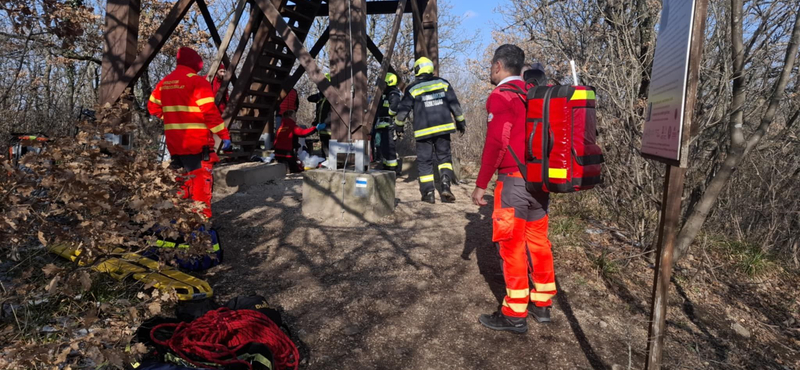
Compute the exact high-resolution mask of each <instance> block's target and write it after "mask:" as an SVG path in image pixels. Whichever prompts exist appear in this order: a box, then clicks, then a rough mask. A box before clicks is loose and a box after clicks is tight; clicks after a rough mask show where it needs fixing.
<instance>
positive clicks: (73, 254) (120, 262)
mask: <svg viewBox="0 0 800 370" xmlns="http://www.w3.org/2000/svg"><path fill="white" fill-rule="evenodd" d="M48 249H49V250H50V252H51V253H54V254H57V255H59V256H61V257H63V258H65V259H68V260H70V261H73V262H77V263H78V265H79V266H89V265H92V264H93V263H94V262H95V259H92V258H80V254H81V250H80V249H78V248H76V247H72V246H69V245H65V244H56V245H53V246H50V247H48ZM109 255H111V257H108V258H106V259H104V260H102V261H100V262H98V263H96V264H94V266H92V269H93V270H95V271H98V272H104V273H107V274H109V275H110V276H111V277H113V278H114V279H116V280H123V279H127V278H133V279H134V280H137V281H140V282H142V283H144V284H152V285H153V287H155V288H156V289H159V290H162V291H172V290H174V291H175V293H176V294H177V296H178V299H179V300H182V301H191V300H199V299H204V298H210V297H211V296H213V295H214V291H213V290H212V289H211V286H210V285H208V283H207V282H206V281H205V280H202V279H198V278H196V277H194V276H191V275H189V274H186V273H184V272H181V271H178V270H176V269H174V268H172V267H169V266H159V264H158V262H157V261H154V260H152V259H150V258H147V257H144V256H142V255H139V254H137V253H127V252H125V250H123V249H121V248H113V249H112V250H111V251H110V252H109Z"/></svg>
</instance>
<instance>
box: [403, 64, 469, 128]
mask: <svg viewBox="0 0 800 370" xmlns="http://www.w3.org/2000/svg"><path fill="white" fill-rule="evenodd" d="M411 109H414V138H415V139H417V140H423V139H427V138H431V137H435V136H439V135H449V134H452V133H453V132H455V131H456V122H458V123H459V124H460V125H461V124H463V123H464V111H463V110H462V109H461V104H459V103H458V98H457V97H456V92H455V90H454V89H453V86H452V85H450V83H449V82H447V80H445V79H443V78H439V77H434V76H433V75H432V74H423V75H420V76H418V77H417V78H416V79H415V80H414V82H412V83H411V84H410V85H408V87H407V88H406V92H405V94H404V95H403V99H402V100H401V101H400V104H399V106H398V109H397V117H396V120H395V122H396V123H397V125H398V126H402V122H403V121H405V119H406V118H408V115H409V113H410V112H411ZM451 114H452V115H451ZM454 116H455V122H454V121H453V117H454Z"/></svg>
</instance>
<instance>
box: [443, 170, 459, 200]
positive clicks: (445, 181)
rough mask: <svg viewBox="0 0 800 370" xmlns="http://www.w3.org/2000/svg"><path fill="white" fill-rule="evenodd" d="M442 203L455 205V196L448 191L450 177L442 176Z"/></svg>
mask: <svg viewBox="0 0 800 370" xmlns="http://www.w3.org/2000/svg"><path fill="white" fill-rule="evenodd" d="M441 194H442V203H455V201H456V196H455V195H453V192H451V191H450V176H447V175H442V193H441Z"/></svg>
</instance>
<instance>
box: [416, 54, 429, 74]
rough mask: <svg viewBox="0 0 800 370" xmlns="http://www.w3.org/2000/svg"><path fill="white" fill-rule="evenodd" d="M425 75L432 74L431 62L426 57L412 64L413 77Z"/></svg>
mask: <svg viewBox="0 0 800 370" xmlns="http://www.w3.org/2000/svg"><path fill="white" fill-rule="evenodd" d="M425 73H433V61H431V60H430V59H428V58H426V57H422V58H419V59H417V61H416V63H414V75H415V76H419V75H421V74H425Z"/></svg>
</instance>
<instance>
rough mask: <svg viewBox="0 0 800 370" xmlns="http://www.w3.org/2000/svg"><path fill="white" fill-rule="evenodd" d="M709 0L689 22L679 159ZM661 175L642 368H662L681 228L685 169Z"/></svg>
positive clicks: (699, 3) (687, 136) (700, 0)
mask: <svg viewBox="0 0 800 370" xmlns="http://www.w3.org/2000/svg"><path fill="white" fill-rule="evenodd" d="M707 11H708V0H695V9H694V23H693V24H692V35H691V45H690V47H689V70H688V77H687V79H688V83H687V85H686V102H685V107H686V108H685V109H684V112H683V120H684V122H683V127H684V129H683V138H682V142H683V143H687V145H686V146H685V147H684V148H682V149H681V150H682V153H681V157H682V158H683V159H682V162H683V163H686V162H685V156H686V155H688V143H689V142H690V140H691V130H690V129H689V128H690V127H692V121H693V119H694V106H695V104H696V102H697V85H698V81H699V80H700V77H699V74H700V62H701V61H702V59H703V41H704V40H705V29H706V27H705V26H706V13H707ZM666 166H667V171H666V175H665V178H664V195H663V198H662V202H661V220H660V222H659V232H658V257H657V259H656V270H655V277H654V282H653V300H652V302H653V307H652V310H651V312H650V330H649V334H648V341H647V363H646V364H645V370H659V369H661V360H662V357H663V352H664V336H665V331H666V320H667V298H668V296H669V285H670V279H671V277H672V257H673V250H674V248H675V239H676V237H677V235H678V232H679V231H680V229H679V227H680V217H681V200H682V196H683V185H684V179H685V173H686V169H685V168H682V167H678V166H673V165H671V164H667V165H666Z"/></svg>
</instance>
